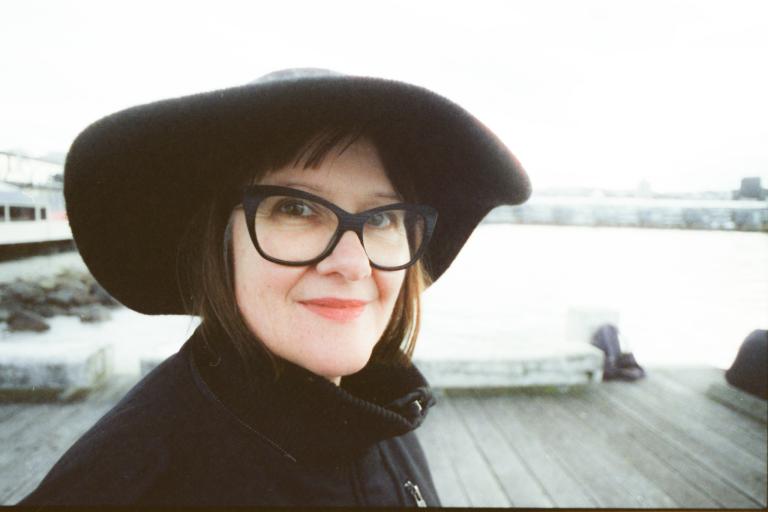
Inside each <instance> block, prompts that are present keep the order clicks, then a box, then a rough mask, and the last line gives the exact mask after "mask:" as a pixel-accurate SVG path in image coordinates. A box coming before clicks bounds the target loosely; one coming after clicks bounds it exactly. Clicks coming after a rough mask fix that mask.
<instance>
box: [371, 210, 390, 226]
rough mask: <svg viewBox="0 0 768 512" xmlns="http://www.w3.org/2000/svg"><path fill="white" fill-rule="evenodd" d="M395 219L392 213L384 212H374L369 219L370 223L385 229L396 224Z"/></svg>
mask: <svg viewBox="0 0 768 512" xmlns="http://www.w3.org/2000/svg"><path fill="white" fill-rule="evenodd" d="M394 221H395V219H394V218H393V215H392V214H389V213H386V212H382V213H374V214H373V215H371V217H370V218H369V219H368V224H370V225H371V226H373V227H375V228H379V229H383V228H388V227H390V226H392V225H394V223H395V222H394Z"/></svg>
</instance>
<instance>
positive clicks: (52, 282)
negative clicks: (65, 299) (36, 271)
mask: <svg viewBox="0 0 768 512" xmlns="http://www.w3.org/2000/svg"><path fill="white" fill-rule="evenodd" d="M37 284H38V285H39V286H40V288H42V289H43V290H45V291H46V292H51V291H53V290H55V289H56V278H54V277H51V276H46V277H43V278H42V279H40V281H38V282H37Z"/></svg>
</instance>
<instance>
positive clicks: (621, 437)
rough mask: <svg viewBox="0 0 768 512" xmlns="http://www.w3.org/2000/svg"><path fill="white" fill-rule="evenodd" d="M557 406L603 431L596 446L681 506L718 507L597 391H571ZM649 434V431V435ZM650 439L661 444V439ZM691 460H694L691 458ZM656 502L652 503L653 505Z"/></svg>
mask: <svg viewBox="0 0 768 512" xmlns="http://www.w3.org/2000/svg"><path fill="white" fill-rule="evenodd" d="M559 406H560V407H561V408H562V410H563V411H564V412H566V413H567V415H568V417H570V418H571V421H573V419H574V418H577V419H578V421H581V422H583V423H584V425H585V426H586V427H587V428H588V429H590V430H592V431H594V432H599V433H601V434H602V436H601V437H602V442H601V443H600V444H599V445H596V446H595V449H599V450H609V451H611V452H613V453H615V454H617V456H619V457H621V458H622V459H623V460H625V461H627V462H628V463H629V464H631V465H632V467H633V468H634V469H635V470H636V471H638V472H639V473H641V474H642V475H643V476H645V478H647V479H648V480H651V481H653V482H654V483H655V484H656V485H657V486H658V487H659V488H660V489H662V490H663V492H664V493H665V494H666V495H668V496H669V497H670V498H671V499H672V500H673V501H674V502H675V504H676V505H675V507H682V508H717V507H718V506H720V504H719V503H718V502H717V501H715V500H714V499H713V498H711V497H709V496H708V495H707V494H706V493H705V492H704V491H703V489H701V488H700V487H699V486H698V485H696V484H695V483H692V482H690V481H689V480H687V479H686V476H685V475H686V474H687V472H686V471H682V470H677V469H675V465H674V464H671V465H670V464H669V463H668V462H667V461H666V459H667V457H659V456H658V455H657V454H656V453H654V451H653V450H649V449H648V446H647V445H648V442H649V436H643V435H642V434H640V435H638V434H637V432H636V431H637V430H639V429H642V428H643V427H642V426H640V425H637V424H635V423H634V422H632V420H631V419H628V418H626V417H625V416H623V415H622V414H621V413H620V412H619V411H617V410H616V409H611V408H609V407H605V401H604V400H602V399H598V398H597V394H596V393H584V394H574V396H572V397H569V398H568V399H566V400H561V401H560V403H559ZM651 436H652V434H651ZM651 442H654V443H656V444H663V443H664V440H663V439H660V438H658V439H652V440H651ZM690 462H691V463H692V462H693V461H690ZM655 506H656V505H654V507H655Z"/></svg>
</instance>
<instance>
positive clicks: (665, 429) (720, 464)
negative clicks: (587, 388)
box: [596, 382, 765, 507]
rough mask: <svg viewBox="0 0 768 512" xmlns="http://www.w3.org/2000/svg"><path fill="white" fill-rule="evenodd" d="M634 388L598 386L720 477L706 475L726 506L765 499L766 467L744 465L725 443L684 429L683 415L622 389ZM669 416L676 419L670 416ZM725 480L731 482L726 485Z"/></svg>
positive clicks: (616, 403)
mask: <svg viewBox="0 0 768 512" xmlns="http://www.w3.org/2000/svg"><path fill="white" fill-rule="evenodd" d="M622 386H623V388H622ZM633 387H634V384H633V383H621V382H618V383H609V382H608V383H603V385H601V386H597V388H596V391H597V392H598V393H600V395H601V396H602V397H603V398H604V399H606V400H607V401H608V402H609V403H610V405H611V406H612V407H614V408H619V409H620V410H622V411H623V412H624V414H626V415H627V416H628V417H630V418H632V419H633V420H634V421H635V422H637V423H639V424H640V425H643V426H644V427H646V428H647V429H649V430H651V431H652V432H653V433H654V434H655V437H657V438H662V439H664V441H665V443H666V445H668V446H665V449H667V450H670V449H671V448H674V449H676V450H678V451H679V452H682V453H684V454H685V455H686V456H688V457H690V458H691V459H693V460H695V461H696V462H697V464H698V465H700V466H701V467H702V469H703V470H704V472H705V473H712V474H713V475H714V476H715V477H716V478H710V477H704V478H705V479H706V480H708V482H709V485H714V486H716V487H717V488H718V489H719V490H718V495H719V496H723V499H724V500H725V501H727V502H728V503H724V505H725V506H729V507H731V506H733V507H754V506H755V505H759V504H761V503H762V502H763V501H764V494H765V483H762V487H761V483H760V482H761V480H762V481H763V482H764V481H765V472H764V471H765V470H764V468H759V467H757V468H756V467H753V466H750V467H745V466H741V465H740V462H741V461H739V460H734V457H733V456H732V455H729V454H727V453H725V454H724V453H723V452H724V449H723V448H722V447H721V446H710V445H709V444H707V443H706V442H704V443H702V441H701V439H698V438H697V437H696V436H691V435H690V434H689V433H688V432H686V431H685V430H684V429H681V427H680V425H678V424H676V423H675V421H674V420H677V421H679V419H678V418H677V417H676V416H678V417H679V416H680V415H675V414H674V413H672V414H671V415H670V414H665V413H664V412H660V411H658V410H655V409H654V408H653V407H648V406H647V405H644V404H642V403H640V402H639V401H638V400H636V399H635V397H633V396H631V395H629V394H628V393H623V392H622V389H624V390H626V389H627V388H633ZM669 416H671V417H672V418H673V420H670V419H668V417H669ZM688 427H690V428H696V426H691V425H688ZM708 439H709V442H713V438H712V437H709V438H708ZM648 446H649V448H652V445H650V444H649V445H648ZM661 455H663V453H662V454H661ZM699 477H701V474H699ZM723 482H725V483H726V484H727V485H722V484H723ZM731 487H733V488H735V489H732V488H731ZM735 491H736V492H735ZM740 497H741V499H740ZM731 503H740V504H731Z"/></svg>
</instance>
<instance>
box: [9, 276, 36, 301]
mask: <svg viewBox="0 0 768 512" xmlns="http://www.w3.org/2000/svg"><path fill="white" fill-rule="evenodd" d="M6 291H7V294H8V295H9V296H10V297H8V298H10V299H14V300H15V301H18V302H23V303H25V304H42V303H43V302H45V291H44V290H43V289H42V288H40V287H39V286H37V285H35V284H33V283H29V282H27V281H22V280H21V279H17V280H16V281H13V282H12V283H9V284H8V287H7V289H6Z"/></svg>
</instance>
